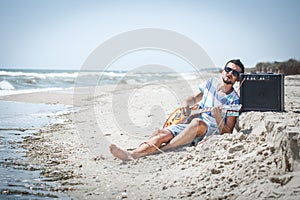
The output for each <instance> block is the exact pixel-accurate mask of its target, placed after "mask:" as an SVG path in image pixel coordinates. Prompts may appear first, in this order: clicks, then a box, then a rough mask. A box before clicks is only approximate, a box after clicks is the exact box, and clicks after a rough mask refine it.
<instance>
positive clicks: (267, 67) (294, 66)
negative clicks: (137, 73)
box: [246, 59, 300, 75]
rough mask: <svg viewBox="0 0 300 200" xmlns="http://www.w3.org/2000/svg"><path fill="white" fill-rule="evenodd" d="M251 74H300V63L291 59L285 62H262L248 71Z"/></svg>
mask: <svg viewBox="0 0 300 200" xmlns="http://www.w3.org/2000/svg"><path fill="white" fill-rule="evenodd" d="M246 71H247V72H251V73H280V74H285V75H292V74H300V62H299V61H297V60H294V59H289V60H288V61H285V62H273V63H270V62H260V63H257V64H256V66H255V67H254V68H248V69H246Z"/></svg>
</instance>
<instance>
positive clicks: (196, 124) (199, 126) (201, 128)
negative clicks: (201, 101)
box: [190, 118, 207, 136]
mask: <svg viewBox="0 0 300 200" xmlns="http://www.w3.org/2000/svg"><path fill="white" fill-rule="evenodd" d="M190 125H191V126H192V128H193V129H194V130H195V131H196V135H197V136H203V135H204V134H205V133H206V130H207V125H206V124H205V122H204V121H202V120H201V119H199V118H194V119H193V120H192V122H191V123H190Z"/></svg>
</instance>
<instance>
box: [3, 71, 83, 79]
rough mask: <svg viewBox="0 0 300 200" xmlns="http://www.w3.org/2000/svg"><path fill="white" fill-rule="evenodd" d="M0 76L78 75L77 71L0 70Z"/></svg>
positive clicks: (42, 76) (44, 76) (50, 76)
mask: <svg viewBox="0 0 300 200" xmlns="http://www.w3.org/2000/svg"><path fill="white" fill-rule="evenodd" d="M0 76H15V77H18V76H27V77H35V78H40V79H45V78H55V77H58V78H59V77H67V78H76V77H77V76H78V72H62V73H56V72H53V73H52V72H50V73H35V72H11V71H0Z"/></svg>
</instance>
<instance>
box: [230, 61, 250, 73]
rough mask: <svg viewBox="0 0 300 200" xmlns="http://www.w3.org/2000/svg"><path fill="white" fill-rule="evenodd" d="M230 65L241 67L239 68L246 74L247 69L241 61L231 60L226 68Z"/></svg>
mask: <svg viewBox="0 0 300 200" xmlns="http://www.w3.org/2000/svg"><path fill="white" fill-rule="evenodd" d="M228 63H233V64H235V65H237V66H239V67H240V68H241V69H242V71H241V73H244V72H245V67H244V65H243V63H242V62H241V61H240V59H232V60H229V61H228V62H227V63H226V65H225V67H226V66H227V64H228Z"/></svg>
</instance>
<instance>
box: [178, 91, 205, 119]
mask: <svg viewBox="0 0 300 200" xmlns="http://www.w3.org/2000/svg"><path fill="white" fill-rule="evenodd" d="M202 97H203V93H202V92H199V93H197V94H196V95H195V96H190V97H188V98H186V99H185V100H184V101H183V102H182V104H181V111H182V112H183V114H184V115H185V116H188V115H189V114H190V112H191V109H190V106H193V105H195V104H196V103H198V102H199V101H201V99H202Z"/></svg>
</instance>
